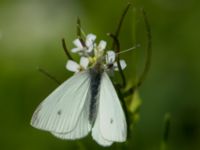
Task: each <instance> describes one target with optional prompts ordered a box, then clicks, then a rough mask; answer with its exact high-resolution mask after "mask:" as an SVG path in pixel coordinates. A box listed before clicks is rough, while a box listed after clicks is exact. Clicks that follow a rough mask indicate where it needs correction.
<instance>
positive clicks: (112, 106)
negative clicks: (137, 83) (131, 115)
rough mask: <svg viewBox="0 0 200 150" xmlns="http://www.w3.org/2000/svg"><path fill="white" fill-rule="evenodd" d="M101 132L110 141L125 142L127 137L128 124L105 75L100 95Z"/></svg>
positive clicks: (112, 87)
mask: <svg viewBox="0 0 200 150" xmlns="http://www.w3.org/2000/svg"><path fill="white" fill-rule="evenodd" d="M99 119H100V120H99V121H100V132H101V134H102V136H103V138H104V139H106V140H108V141H116V142H123V141H125V140H126V136H127V124H126V119H125V115H124V112H123V109H122V107H121V104H120V101H119V98H118V96H117V93H116V91H115V88H114V86H113V84H112V82H111V80H110V78H109V77H108V75H107V73H105V72H104V73H103V75H102V81H101V86H100V95H99Z"/></svg>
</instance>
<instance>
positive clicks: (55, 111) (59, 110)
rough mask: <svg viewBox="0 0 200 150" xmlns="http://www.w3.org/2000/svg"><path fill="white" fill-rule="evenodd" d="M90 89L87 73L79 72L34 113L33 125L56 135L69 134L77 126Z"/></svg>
mask: <svg viewBox="0 0 200 150" xmlns="http://www.w3.org/2000/svg"><path fill="white" fill-rule="evenodd" d="M89 87H90V77H89V74H88V72H87V71H83V72H79V73H77V74H75V75H73V76H72V77H71V78H69V79H68V80H67V81H65V82H64V83H63V84H61V85H60V86H59V87H58V88H57V89H56V90H55V91H53V92H52V93H51V94H50V95H49V96H48V97H47V98H46V99H45V100H44V101H43V102H42V103H41V104H40V105H39V106H38V108H37V109H36V111H35V112H34V114H33V116H32V119H31V125H32V126H33V127H35V128H38V129H41V130H46V131H50V132H54V133H62V134H63V133H68V132H70V131H72V130H74V129H75V128H76V126H77V123H78V119H79V117H80V116H81V113H82V111H83V108H84V104H85V101H86V99H87V97H88V94H90V92H89Z"/></svg>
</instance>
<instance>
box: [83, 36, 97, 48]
mask: <svg viewBox="0 0 200 150" xmlns="http://www.w3.org/2000/svg"><path fill="white" fill-rule="evenodd" d="M95 39H96V35H94V34H91V33H90V34H88V35H87V37H86V41H85V45H86V46H87V47H90V46H93V43H94V41H95Z"/></svg>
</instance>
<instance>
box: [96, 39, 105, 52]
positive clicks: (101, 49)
mask: <svg viewBox="0 0 200 150" xmlns="http://www.w3.org/2000/svg"><path fill="white" fill-rule="evenodd" d="M106 45H107V43H106V41H103V40H101V41H100V43H99V45H98V50H99V51H103V50H104V49H105V48H106Z"/></svg>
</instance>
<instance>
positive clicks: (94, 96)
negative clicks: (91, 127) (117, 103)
mask: <svg viewBox="0 0 200 150" xmlns="http://www.w3.org/2000/svg"><path fill="white" fill-rule="evenodd" d="M89 73H90V80H91V82H90V89H91V100H90V113H89V121H90V123H91V124H93V123H94V121H95V119H96V116H97V112H98V104H99V101H98V99H99V98H98V97H99V87H100V84H101V76H102V71H100V70H98V69H95V68H92V69H90V71H89Z"/></svg>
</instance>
